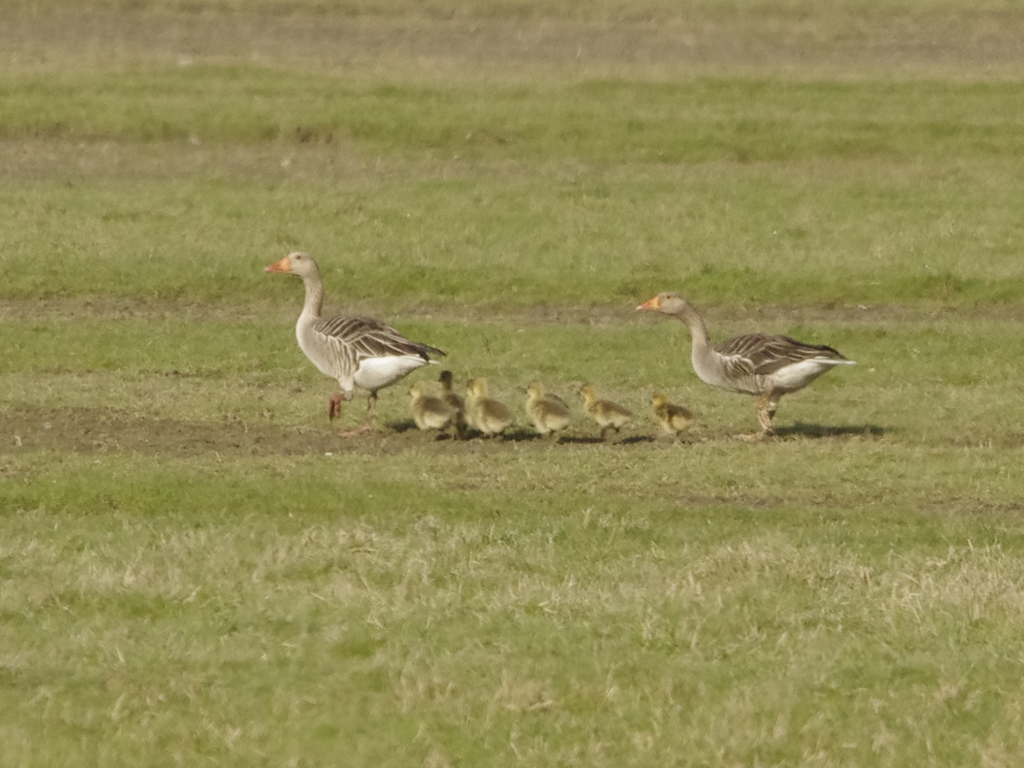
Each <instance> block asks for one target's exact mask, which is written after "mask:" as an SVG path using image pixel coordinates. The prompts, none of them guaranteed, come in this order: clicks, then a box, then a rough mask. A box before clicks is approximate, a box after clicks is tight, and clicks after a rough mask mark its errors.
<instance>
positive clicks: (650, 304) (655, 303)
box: [637, 296, 661, 309]
mask: <svg viewBox="0 0 1024 768" xmlns="http://www.w3.org/2000/svg"><path fill="white" fill-rule="evenodd" d="M637 309H661V299H660V298H659V297H657V296H655V297H654V298H653V299H648V300H647V301H645V302H644V303H643V304H640V305H638V306H637Z"/></svg>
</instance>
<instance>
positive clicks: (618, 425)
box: [580, 384, 633, 440]
mask: <svg viewBox="0 0 1024 768" xmlns="http://www.w3.org/2000/svg"><path fill="white" fill-rule="evenodd" d="M580 396H581V397H582V398H583V400H584V403H585V404H584V408H586V411H587V413H588V414H589V415H590V418H592V419H593V420H594V421H595V422H596V423H597V426H599V427H600V428H601V439H602V440H604V439H605V435H607V433H608V430H609V429H614V430H615V431H616V432H618V431H619V430H620V429H622V427H624V426H625V425H626V424H628V423H629V422H630V421H631V420H632V419H633V412H632V411H631V410H629V409H628V408H625V407H623V406H621V405H619V404H618V403H613V402H612V401H611V400H598V399H597V391H596V390H595V389H594V387H593V386H592V385H590V384H584V385H583V386H582V387H580Z"/></svg>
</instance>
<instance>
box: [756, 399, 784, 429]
mask: <svg viewBox="0 0 1024 768" xmlns="http://www.w3.org/2000/svg"><path fill="white" fill-rule="evenodd" d="M780 397H781V395H776V394H775V393H774V392H767V393H765V394H763V395H761V397H759V398H758V399H757V420H758V422H760V424H761V433H762V434H763V435H764V436H765V437H769V436H771V435H774V434H775V428H774V427H773V426H772V419H774V418H775V409H776V408H778V407H779V398H780Z"/></svg>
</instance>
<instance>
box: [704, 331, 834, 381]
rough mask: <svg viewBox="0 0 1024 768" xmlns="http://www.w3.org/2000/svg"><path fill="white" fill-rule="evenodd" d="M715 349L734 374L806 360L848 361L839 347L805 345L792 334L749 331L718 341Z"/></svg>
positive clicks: (764, 371) (769, 370) (772, 370)
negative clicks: (777, 334)
mask: <svg viewBox="0 0 1024 768" xmlns="http://www.w3.org/2000/svg"><path fill="white" fill-rule="evenodd" d="M712 349H713V350H714V351H715V352H717V353H718V354H719V355H720V356H721V357H722V358H723V363H724V364H725V366H726V369H727V370H728V371H729V372H730V374H733V373H735V375H737V376H738V375H742V374H746V375H756V376H766V375H769V374H772V373H775V372H776V371H778V370H779V369H780V368H785V367H786V366H787V365H792V364H793V363H801V362H804V361H805V360H845V359H846V358H845V357H843V355H841V354H840V353H839V352H838V350H835V349H833V348H832V347H829V346H826V345H824V344H820V345H819V344H805V343H803V342H802V341H797V340H796V339H793V338H791V337H789V336H774V335H768V334H763V333H749V334H746V335H744V336H736V337H734V338H731V339H726V340H725V341H722V342H720V343H718V344H715V345H714V346H713V347H712Z"/></svg>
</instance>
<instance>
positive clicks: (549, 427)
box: [526, 382, 572, 435]
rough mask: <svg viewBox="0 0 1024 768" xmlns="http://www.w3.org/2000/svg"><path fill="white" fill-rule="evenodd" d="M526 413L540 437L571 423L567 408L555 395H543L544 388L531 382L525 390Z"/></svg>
mask: <svg viewBox="0 0 1024 768" xmlns="http://www.w3.org/2000/svg"><path fill="white" fill-rule="evenodd" d="M526 413H527V415H529V417H530V421H532V422H533V426H534V427H536V428H537V431H538V432H540V433H541V435H552V434H557V433H558V432H561V431H562V430H563V429H566V428H567V427H568V426H569V424H571V423H572V414H571V413H570V411H569V406H568V405H566V403H565V401H564V400H562V398H560V397H558V396H557V395H545V394H544V387H543V386H542V385H541V384H539V383H538V382H533V383H532V384H530V386H528V387H527V388H526Z"/></svg>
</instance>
